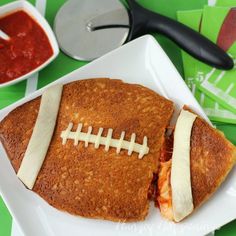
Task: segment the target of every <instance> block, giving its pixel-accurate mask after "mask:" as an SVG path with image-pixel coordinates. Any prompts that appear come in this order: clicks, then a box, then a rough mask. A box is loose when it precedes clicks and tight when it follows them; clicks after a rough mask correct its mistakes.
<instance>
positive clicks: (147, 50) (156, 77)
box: [0, 36, 236, 236]
mask: <svg viewBox="0 0 236 236" xmlns="http://www.w3.org/2000/svg"><path fill="white" fill-rule="evenodd" d="M91 77H110V78H122V79H123V80H124V81H126V82H129V83H138V84H142V85H144V86H146V87H149V88H151V89H153V90H155V91H156V92H158V93H160V94H162V95H164V96H166V97H168V98H169V99H171V100H173V101H175V103H176V105H177V107H181V106H183V105H184V104H187V105H189V106H190V107H191V108H192V109H194V110H195V111H196V112H198V113H199V114H200V115H201V116H203V117H204V118H206V115H205V114H204V113H203V111H202V109H201V107H200V106H199V104H198V103H197V102H196V100H195V98H194V97H193V96H192V94H191V92H190V91H189V89H188V88H187V86H186V85H185V83H184V81H183V80H182V78H181V77H180V75H179V74H178V72H177V70H176V69H175V67H174V66H173V64H172V63H171V62H170V60H169V58H168V57H167V56H166V54H165V53H164V51H163V50H162V48H161V47H160V46H159V44H158V43H157V42H156V41H155V39H154V38H152V37H151V36H144V37H142V38H139V39H137V40H135V41H132V42H130V43H128V44H126V45H124V46H123V47H121V48H119V49H117V50H115V51H113V52H111V53H109V54H107V55H105V56H103V57H102V58H100V59H98V60H96V61H93V62H91V63H90V64H88V65H87V66H84V67H82V68H81V69H78V70H75V71H74V72H72V73H70V74H68V75H66V76H64V77H63V78H61V79H59V80H57V81H55V82H54V83H60V82H62V83H67V82H70V81H74V80H79V79H83V78H91ZM42 91H43V89H42V90H39V91H37V92H35V93H34V94H32V95H30V96H29V97H27V98H25V99H22V100H21V101H19V102H17V103H15V104H13V105H12V106H10V107H8V108H6V109H4V110H2V111H1V112H0V120H1V119H3V118H4V117H5V116H6V115H7V114H8V112H9V111H11V110H12V109H14V108H15V107H17V106H19V105H20V104H23V103H24V102H26V101H29V100H31V99H32V98H35V97H37V96H39V95H40V94H42ZM16 125H17V124H16ZM0 156H1V158H0V193H1V194H2V197H3V199H4V200H5V203H6V204H7V206H8V209H9V210H10V212H11V213H12V215H13V217H14V219H15V220H16V222H17V223H18V225H19V227H20V228H21V231H22V232H23V234H22V235H25V236H30V235H34V236H42V235H44V236H54V235H55V236H64V235H70V236H77V235H86V236H90V235H91V236H92V235H97V236H106V235H109V236H110V235H116V236H118V235H122V236H128V235H129V236H132V235H133V236H134V235H143V236H149V235H150V236H151V235H152V236H155V235H158V236H161V235H164V236H167V235H181V236H184V235H191V236H199V235H204V234H207V233H208V232H211V231H212V230H214V229H216V228H218V227H220V226H222V225H224V224H226V223H228V222H229V221H231V220H233V219H235V217H236V204H235V201H236V169H234V170H233V171H232V173H231V174H230V176H229V177H228V178H227V180H226V182H225V183H224V184H223V185H222V187H221V188H220V189H219V191H218V192H217V193H216V194H215V195H214V196H213V197H212V198H211V199H210V200H209V201H208V202H207V203H206V204H204V206H202V207H201V208H200V209H199V210H197V211H196V212H195V213H194V214H192V215H191V216H190V217H188V218H187V219H186V220H184V221H183V222H182V223H179V224H175V223H172V222H168V221H166V220H164V219H163V218H161V216H160V213H159V211H158V209H157V208H154V206H153V204H151V207H150V211H149V215H148V217H147V219H146V220H145V221H143V222H137V223H126V224H125V223H122V222H121V223H114V222H109V221H102V220H92V219H86V218H82V217H75V216H72V215H69V214H67V213H64V212H60V211H58V210H56V209H54V208H53V207H51V206H49V205H48V204H47V203H46V202H45V201H44V200H43V199H41V198H40V197H39V196H38V195H36V194H35V193H33V192H31V191H29V190H27V189H26V188H25V187H24V186H23V184H22V183H21V182H20V181H19V180H18V178H17V177H16V175H15V173H14V171H13V168H12V167H11V164H10V162H9V161H8V158H7V156H6V154H5V152H4V150H3V148H2V147H0Z"/></svg>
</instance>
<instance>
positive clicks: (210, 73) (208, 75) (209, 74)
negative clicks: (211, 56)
mask: <svg viewBox="0 0 236 236" xmlns="http://www.w3.org/2000/svg"><path fill="white" fill-rule="evenodd" d="M215 71H216V68H213V69H212V70H211V71H210V72H209V73H207V74H206V77H205V79H204V81H203V82H205V81H208V79H209V78H210V77H211V76H212V75H213V73H214V72H215Z"/></svg>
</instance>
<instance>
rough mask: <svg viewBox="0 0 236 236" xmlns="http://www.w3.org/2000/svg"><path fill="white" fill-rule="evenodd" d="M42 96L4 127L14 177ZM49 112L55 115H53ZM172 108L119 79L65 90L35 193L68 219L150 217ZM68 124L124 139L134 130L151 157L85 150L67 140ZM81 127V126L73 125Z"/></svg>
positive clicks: (73, 85) (77, 84)
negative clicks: (63, 133)
mask: <svg viewBox="0 0 236 236" xmlns="http://www.w3.org/2000/svg"><path fill="white" fill-rule="evenodd" d="M39 104H40V98H37V99H35V100H33V101H30V102H28V103H26V104H24V105H22V106H20V107H18V108H17V109H15V110H14V111H12V112H11V113H10V114H9V115H8V116H7V117H6V118H5V119H4V120H3V121H1V123H0V139H1V141H2V143H3V145H4V147H5V149H6V151H7V153H8V156H9V159H10V161H11V163H12V165H13V167H14V169H15V171H16V172H17V171H18V169H19V166H20V163H21V161H22V158H23V156H24V153H25V150H26V148H27V145H28V142H29V139H30V137H31V134H32V130H33V127H34V124H35V121H36V117H37V113H38V109H39ZM49 112H50V111H49ZM172 113H173V103H172V102H170V101H168V100H166V99H165V98H163V97H161V96H160V95H158V94H156V93H155V92H153V91H151V90H149V89H147V88H144V87H142V86H140V85H129V84H125V83H123V82H121V81H119V80H109V79H93V80H92V79H90V80H82V81H77V82H73V83H70V84H67V85H65V86H64V90H63V94H62V100H61V105H60V109H59V115H58V119H57V124H56V128H55V131H54V135H53V138H52V141H51V144H50V147H49V150H48V153H47V156H46V158H45V161H44V164H43V166H42V169H41V171H40V173H39V176H38V178H37V181H36V183H35V186H34V188H33V191H35V192H36V193H38V194H39V195H40V196H41V197H42V198H44V199H45V200H46V201H47V202H48V203H49V204H51V205H52V206H54V207H56V208H58V209H60V210H64V211H67V212H69V213H71V214H75V215H81V216H85V217H91V218H102V219H109V220H113V221H120V220H123V221H137V220H143V219H144V218H145V216H146V215H147V213H148V207H149V201H148V189H149V187H150V184H151V181H152V178H153V173H156V172H157V168H158V159H159V156H160V148H161V145H162V141H163V139H164V133H165V128H166V126H167V125H168V123H169V120H170V118H171V116H172ZM69 122H73V123H74V124H78V123H79V122H82V123H83V124H84V125H85V127H84V131H86V130H87V127H88V126H89V125H92V126H93V127H94V130H93V133H96V132H97V131H98V128H99V127H103V128H105V130H104V135H106V133H107V130H108V128H113V129H114V132H113V134H114V137H115V138H119V136H120V133H121V131H123V130H124V131H126V139H129V138H130V137H131V134H132V133H133V132H134V133H136V135H137V142H139V143H142V139H143V136H145V135H146V136H147V137H148V144H149V147H150V153H149V154H148V155H146V156H145V157H144V158H143V159H142V160H138V158H137V154H135V153H134V154H132V155H131V156H130V157H128V156H127V152H126V151H122V152H121V154H120V155H117V154H116V152H115V149H110V150H109V152H107V153H106V152H105V151H104V147H100V148H99V149H98V150H95V149H94V146H93V145H89V147H88V148H84V146H83V144H82V143H80V144H79V145H78V146H76V147H75V146H74V145H73V142H72V141H71V140H70V141H67V144H66V145H65V146H62V141H61V138H60V134H61V131H62V130H64V129H65V128H66V127H67V126H68V124H69ZM74 129H76V126H75V127H74Z"/></svg>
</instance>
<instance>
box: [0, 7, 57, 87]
mask: <svg viewBox="0 0 236 236" xmlns="http://www.w3.org/2000/svg"><path fill="white" fill-rule="evenodd" d="M0 29H1V30H2V31H3V32H5V33H6V34H8V35H9V36H10V40H3V39H2V38H0V84H1V83H5V82H8V81H11V80H14V79H15V78H18V77H20V76H22V75H24V74H27V73H28V72H30V71H32V70H34V69H35V68H36V67H38V66H40V65H41V64H43V63H44V62H45V61H46V60H47V59H49V58H50V57H51V56H52V54H53V50H52V47H51V45H50V42H49V40H48V37H47V35H46V33H45V32H44V30H43V29H42V28H41V27H40V26H39V25H38V23H37V22H36V21H35V20H34V19H33V18H32V17H31V16H29V15H28V14H27V13H26V12H25V11H23V10H20V11H16V12H13V13H11V14H9V15H6V16H4V17H2V18H0Z"/></svg>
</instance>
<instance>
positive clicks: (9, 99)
mask: <svg viewBox="0 0 236 236" xmlns="http://www.w3.org/2000/svg"><path fill="white" fill-rule="evenodd" d="M40 1H41V2H42V1H45V2H46V11H45V16H46V18H47V20H48V21H49V23H50V24H51V25H53V20H54V17H55V14H56V12H57V10H58V9H59V7H60V6H61V5H62V4H63V3H64V2H65V0H30V2H31V3H32V4H36V2H40ZM9 2H11V0H0V5H3V4H5V3H9ZM98 2H99V1H98ZM139 2H140V3H141V4H142V5H143V6H145V7H147V8H149V9H152V10H155V11H157V12H160V13H163V14H165V15H168V16H170V17H172V18H176V11H177V10H188V9H197V8H202V6H203V5H204V4H207V0H189V1H186V0H139ZM156 37H157V39H158V41H159V42H160V44H161V45H162V47H163V48H164V49H165V51H166V52H167V54H168V55H169V57H170V58H171V60H172V61H173V63H174V64H175V65H176V67H177V68H178V70H179V72H180V73H182V60H181V55H180V50H179V49H178V48H177V47H176V46H175V45H174V44H173V43H172V42H171V41H170V40H168V39H165V38H164V37H161V36H156ZM85 64H86V62H80V61H75V60H73V59H70V58H69V57H67V56H66V55H64V54H63V53H60V54H59V56H58V57H57V59H56V60H55V61H54V62H53V63H51V64H50V65H49V66H47V68H45V69H44V70H42V71H41V72H40V73H39V76H38V77H39V78H38V85H37V88H41V87H43V86H45V85H46V84H48V83H50V82H52V81H54V80H56V79H58V78H60V77H61V76H63V75H65V74H67V73H69V72H71V71H72V70H75V69H77V68H79V67H81V66H83V65H85ZM25 90H26V81H23V82H21V83H19V84H16V85H14V86H10V87H8V88H3V89H0V109H1V108H3V107H5V106H7V105H9V104H11V103H13V102H15V101H17V100H18V99H20V98H22V97H24V96H25ZM218 128H219V129H221V130H222V131H224V132H225V134H226V136H227V137H228V138H229V139H230V140H231V141H233V142H234V143H235V144H236V135H234V134H235V133H236V126H235V125H223V124H221V125H220V126H218ZM16 201H17V197H16ZM213 214H215V213H213ZM219 214H222V213H219ZM206 220H207V219H206ZM11 224H12V218H11V216H10V214H9V212H8V210H7V208H6V206H5V205H4V203H3V201H2V200H1V199H0V236H10V234H11ZM216 235H217V236H218V235H224V236H233V235H236V221H234V222H231V223H230V224H228V225H226V226H224V227H222V228H221V229H220V230H218V231H216ZM30 236H31V235H30Z"/></svg>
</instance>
